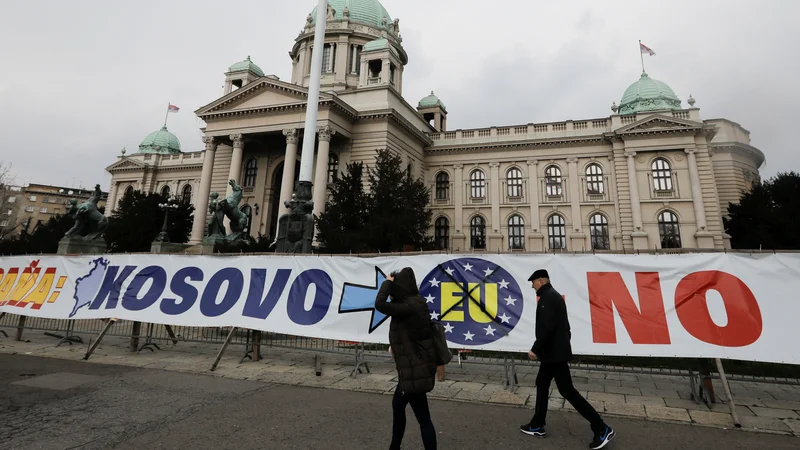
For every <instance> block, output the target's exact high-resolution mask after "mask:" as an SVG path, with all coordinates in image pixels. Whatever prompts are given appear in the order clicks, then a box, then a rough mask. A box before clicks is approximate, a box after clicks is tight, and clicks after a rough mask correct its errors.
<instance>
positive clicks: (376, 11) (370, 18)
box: [311, 0, 392, 29]
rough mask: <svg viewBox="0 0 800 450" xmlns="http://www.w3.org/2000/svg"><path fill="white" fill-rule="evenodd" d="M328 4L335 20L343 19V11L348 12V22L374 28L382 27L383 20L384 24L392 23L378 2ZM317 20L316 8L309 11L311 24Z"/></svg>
mask: <svg viewBox="0 0 800 450" xmlns="http://www.w3.org/2000/svg"><path fill="white" fill-rule="evenodd" d="M328 4H329V5H330V6H331V8H333V9H334V11H336V13H335V14H334V15H333V18H334V19H335V20H342V19H344V9H345V8H347V9H349V10H350V21H351V22H359V23H363V24H366V25H370V26H373V27H375V28H379V29H380V28H382V27H383V18H384V17H386V23H387V24H389V23H392V18H391V17H390V16H389V13H388V12H387V11H386V8H384V7H383V5H381V2H379V1H378V0H328ZM316 20H317V8H316V7H315V8H314V10H313V11H311V23H314V22H316Z"/></svg>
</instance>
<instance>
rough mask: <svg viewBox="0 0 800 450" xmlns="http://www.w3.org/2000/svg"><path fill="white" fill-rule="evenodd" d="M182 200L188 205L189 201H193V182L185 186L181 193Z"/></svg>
mask: <svg viewBox="0 0 800 450" xmlns="http://www.w3.org/2000/svg"><path fill="white" fill-rule="evenodd" d="M181 201H183V203H186V204H187V205H188V204H189V203H192V185H191V184H187V185H186V186H184V187H183V192H182V193H181Z"/></svg>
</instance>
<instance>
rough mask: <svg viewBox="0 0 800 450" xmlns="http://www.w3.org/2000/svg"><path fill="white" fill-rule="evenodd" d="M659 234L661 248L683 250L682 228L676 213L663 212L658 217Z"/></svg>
mask: <svg viewBox="0 0 800 450" xmlns="http://www.w3.org/2000/svg"><path fill="white" fill-rule="evenodd" d="M658 234H659V236H660V237H661V248H681V227H680V224H679V223H678V216H677V215H675V213H674V212H672V211H662V212H661V214H659V215H658Z"/></svg>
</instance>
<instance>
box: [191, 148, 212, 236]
mask: <svg viewBox="0 0 800 450" xmlns="http://www.w3.org/2000/svg"><path fill="white" fill-rule="evenodd" d="M203 142H204V143H205V144H206V151H205V153H204V154H203V172H202V175H200V187H199V189H198V190H197V194H196V195H197V197H196V200H195V203H194V207H195V210H194V221H193V223H192V235H191V238H190V240H189V243H191V244H199V243H201V242H203V237H204V236H205V230H206V218H208V196H209V195H210V194H211V174H212V172H213V171H214V156H215V155H216V152H217V145H216V143H215V142H214V138H213V137H211V136H205V137H203Z"/></svg>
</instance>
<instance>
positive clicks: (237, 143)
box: [230, 134, 244, 148]
mask: <svg viewBox="0 0 800 450" xmlns="http://www.w3.org/2000/svg"><path fill="white" fill-rule="evenodd" d="M230 138H231V140H232V141H233V147H234V148H242V147H244V135H241V134H232V135H231V136H230Z"/></svg>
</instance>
